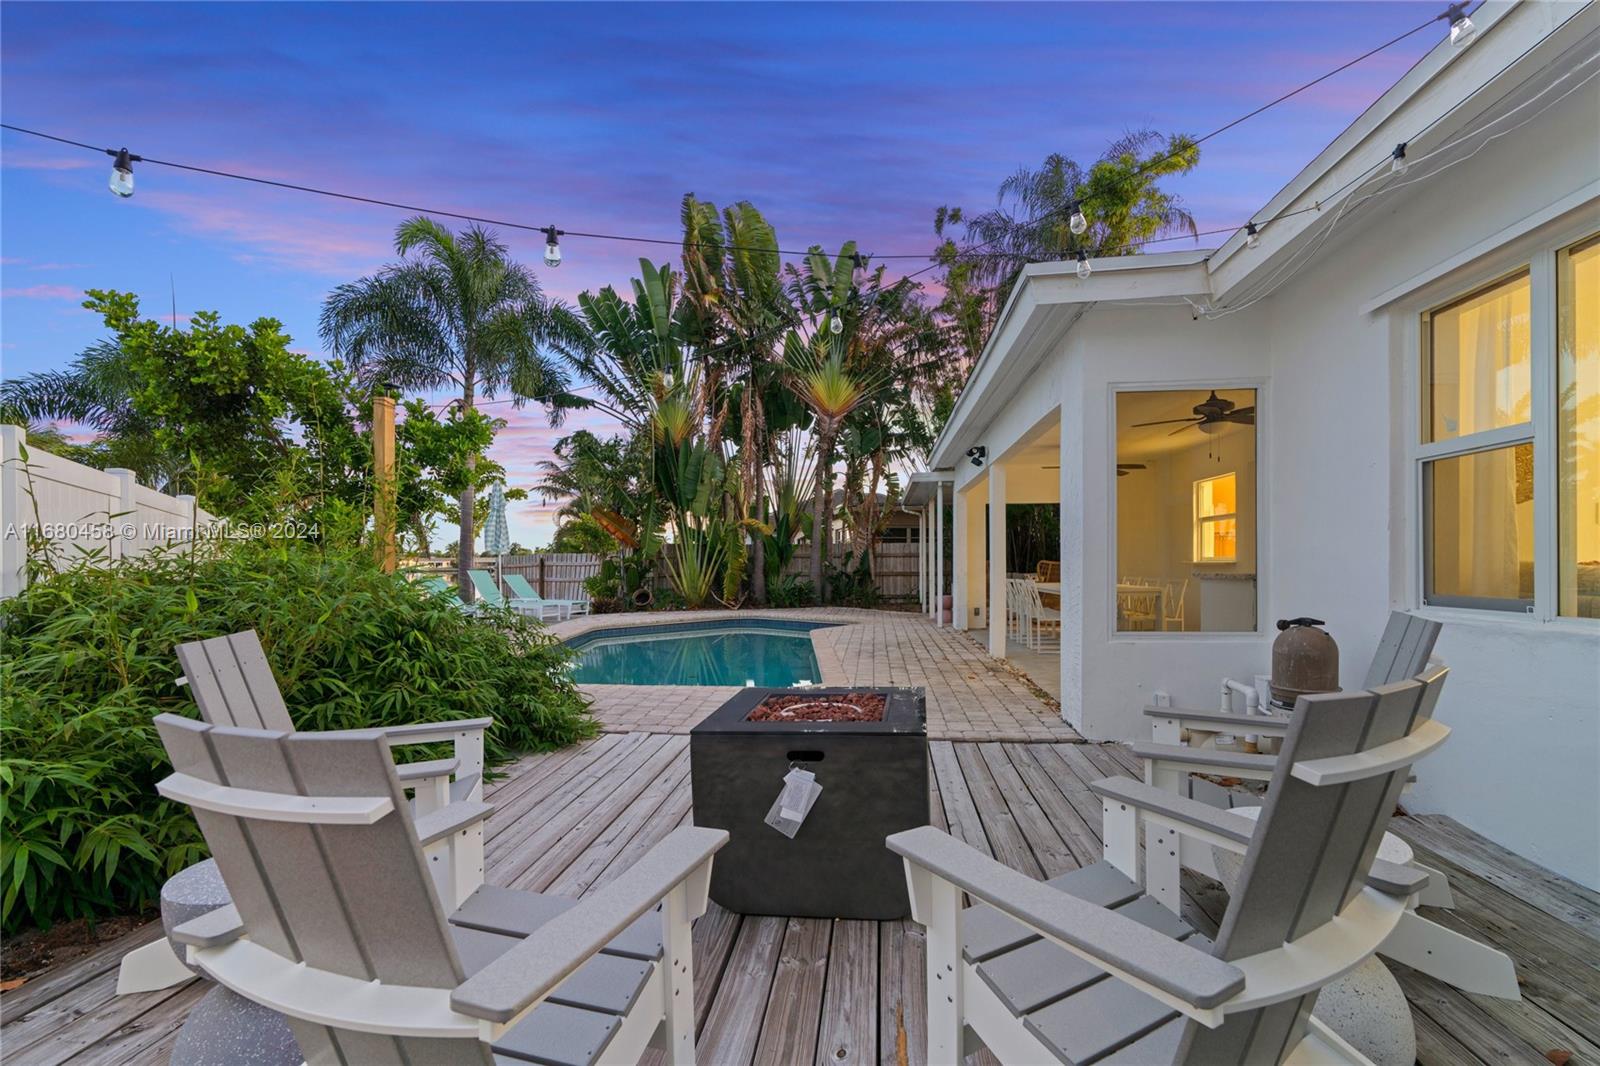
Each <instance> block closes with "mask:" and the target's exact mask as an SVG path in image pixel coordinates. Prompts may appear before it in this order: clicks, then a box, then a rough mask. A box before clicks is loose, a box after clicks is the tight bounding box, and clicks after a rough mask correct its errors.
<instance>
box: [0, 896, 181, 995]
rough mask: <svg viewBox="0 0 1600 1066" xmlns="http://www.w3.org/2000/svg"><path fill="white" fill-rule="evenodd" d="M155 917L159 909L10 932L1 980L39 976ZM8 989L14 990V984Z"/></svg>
mask: <svg viewBox="0 0 1600 1066" xmlns="http://www.w3.org/2000/svg"><path fill="white" fill-rule="evenodd" d="M154 917H156V912H155V911H154V910H148V911H145V912H143V913H139V914H118V915H116V916H114V917H111V918H101V919H100V920H99V921H96V922H93V923H91V922H89V921H88V920H87V919H85V918H79V919H76V920H75V921H70V922H57V923H56V924H54V925H52V926H51V927H50V928H48V929H25V930H23V931H22V932H20V933H17V934H16V935H15V936H7V937H6V949H5V952H4V954H3V955H0V980H3V981H4V982H5V983H6V984H7V985H11V982H13V981H16V980H17V979H18V978H30V977H38V976H39V975H40V974H41V973H43V972H45V971H46V970H50V969H53V968H55V967H57V966H60V965H62V964H64V963H68V962H71V961H72V960H73V959H76V958H79V957H80V956H83V955H87V954H89V952H91V951H93V950H94V949H95V948H97V947H99V946H100V945H102V944H106V943H109V942H110V941H112V940H116V939H117V938H118V937H122V936H126V935H127V934H128V933H131V932H133V931H134V930H135V929H137V928H139V927H140V926H141V925H143V924H145V923H146V922H148V921H150V920H151V919H152V918H154ZM12 987H16V986H12ZM5 991H10V988H7V989H5Z"/></svg>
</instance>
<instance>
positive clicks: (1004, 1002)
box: [889, 670, 1449, 1066]
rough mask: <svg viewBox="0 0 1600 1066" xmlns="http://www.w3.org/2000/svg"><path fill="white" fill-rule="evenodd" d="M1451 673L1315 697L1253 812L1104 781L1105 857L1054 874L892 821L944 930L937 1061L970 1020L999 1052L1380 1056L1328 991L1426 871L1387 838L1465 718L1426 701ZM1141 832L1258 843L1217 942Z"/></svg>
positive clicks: (933, 1035)
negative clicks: (1397, 855) (1164, 885)
mask: <svg viewBox="0 0 1600 1066" xmlns="http://www.w3.org/2000/svg"><path fill="white" fill-rule="evenodd" d="M1442 681H1443V671H1442V670H1441V671H1439V672H1438V673H1436V674H1433V675H1430V676H1429V677H1427V678H1425V679H1421V680H1409V681H1405V682H1402V683H1401V684H1398V685H1391V686H1386V687H1385V688H1384V689H1382V690H1380V691H1378V692H1367V691H1360V692H1352V693H1332V694H1326V695H1318V696H1308V697H1303V698H1302V699H1301V700H1300V701H1299V702H1298V703H1297V705H1296V708H1295V714H1294V718H1293V721H1292V723H1291V724H1290V726H1289V729H1288V732H1287V734H1286V736H1285V738H1284V748H1283V753H1282V756H1281V757H1280V759H1279V760H1278V764H1277V768H1276V770H1275V772H1274V774H1273V778H1272V784H1271V787H1270V789H1269V791H1268V793H1267V801H1266V805H1265V807H1264V809H1263V811H1262V814H1261V817H1260V819H1259V821H1258V822H1256V823H1251V822H1250V821H1249V820H1247V819H1244V818H1241V817H1240V816H1238V815H1234V814H1230V813H1228V812H1226V811H1220V810H1217V809H1216V808H1214V807H1211V806H1208V805H1206V804H1204V803H1200V802H1198V801H1195V800H1190V799H1186V798H1183V797H1179V796H1175V795H1173V794H1172V793H1170V792H1167V791H1164V790H1162V789H1158V788H1155V787H1153V786H1151V785H1148V784H1145V783H1142V782H1138V781H1132V780H1127V779H1112V780H1106V781H1100V782H1097V783H1096V784H1095V785H1094V786H1093V787H1094V790H1095V792H1097V793H1098V794H1099V795H1100V796H1101V798H1102V803H1103V809H1104V815H1105V823H1104V825H1105V849H1106V861H1103V862H1100V863H1096V864H1095V865H1093V866H1088V867H1085V868H1083V869H1080V870H1075V871H1073V872H1072V873H1069V874H1066V875H1064V876H1062V877H1058V878H1055V879H1053V880H1051V881H1048V882H1040V881H1036V880H1034V879H1033V878H1030V877H1028V876H1026V875H1024V874H1021V873H1018V872H1017V871H1015V870H1012V869H1010V868H1008V867H1006V866H1003V865H1001V864H1000V863H998V862H995V861H994V860H993V859H991V858H989V857H988V856H987V855H984V854H983V853H981V852H979V851H976V850H975V849H973V848H970V847H968V846H967V845H965V844H962V843H960V842H959V841H957V840H955V839H954V838H952V837H950V836H949V835H947V834H945V833H941V832H940V831H938V830H937V829H933V828H931V827H923V828H921V829H914V830H911V831H909V832H906V833H899V834H896V835H895V836H892V837H890V838H889V847H890V848H891V849H892V850H893V851H895V852H897V853H898V854H900V855H901V856H903V857H904V859H905V864H906V874H907V878H908V880H909V883H910V886H911V900H912V914H913V918H914V919H915V920H916V921H917V922H919V923H921V924H923V925H925V926H927V928H928V940H927V944H928V961H927V973H928V1041H929V1048H928V1057H927V1061H928V1062H930V1063H955V1062H957V1061H960V1059H961V1057H962V1056H963V1054H965V1053H967V1052H969V1051H971V1050H973V1048H970V1047H964V1046H963V1033H964V1032H965V1031H967V1030H968V1029H970V1030H971V1031H972V1033H973V1034H975V1036H976V1038H977V1040H978V1041H979V1042H981V1043H982V1044H984V1045H986V1046H987V1047H988V1049H989V1050H990V1051H991V1052H992V1053H993V1054H994V1055H995V1056H996V1057H998V1058H999V1059H1000V1061H1001V1062H1002V1063H1044V1062H1064V1063H1090V1062H1093V1063H1113V1062H1115V1063H1126V1064H1140V1066H1150V1064H1155V1063H1187V1064H1202V1063H1203V1064H1210V1063H1224V1062H1225V1063H1239V1062H1249V1063H1282V1062H1354V1063H1361V1062H1365V1061H1366V1060H1365V1059H1364V1058H1363V1057H1362V1056H1361V1054H1360V1052H1358V1051H1356V1049H1355V1048H1353V1047H1351V1046H1350V1045H1349V1044H1348V1043H1347V1042H1345V1041H1344V1040H1343V1039H1341V1038H1340V1037H1339V1036H1338V1035H1337V1034H1335V1033H1334V1032H1333V1031H1332V1030H1330V1029H1328V1028H1327V1027H1326V1026H1325V1025H1323V1024H1322V1023H1321V1022H1320V1021H1319V1020H1318V1019H1316V1018H1314V1017H1313V1016H1312V1008H1313V1006H1314V1005H1315V1003H1316V997H1317V992H1318V990H1320V989H1321V988H1322V987H1323V986H1325V985H1326V984H1328V983H1329V982H1330V981H1333V980H1334V979H1336V978H1338V977H1340V976H1343V975H1344V974H1346V973H1348V972H1350V971H1351V970H1353V969H1354V968H1355V967H1357V966H1359V965H1360V964H1361V963H1362V962H1363V961H1365V960H1366V959H1367V958H1369V957H1370V956H1371V955H1372V954H1373V953H1374V952H1375V951H1377V950H1378V948H1379V946H1380V945H1381V944H1383V942H1384V941H1385V939H1387V938H1388V937H1389V936H1390V934H1391V933H1393V931H1394V930H1395V928H1396V927H1397V926H1398V925H1399V924H1400V922H1401V920H1402V919H1403V917H1404V915H1405V914H1406V912H1407V903H1408V902H1409V901H1410V900H1411V899H1412V898H1413V897H1414V896H1415V895H1416V894H1417V893H1418V892H1420V891H1421V890H1422V888H1423V885H1424V884H1425V882H1426V879H1427V874H1426V873H1424V872H1422V871H1420V870H1416V869H1414V868H1412V867H1404V866H1392V865H1390V864H1386V863H1384V862H1383V861H1382V860H1379V859H1377V858H1376V855H1377V851H1378V845H1379V842H1380V841H1381V840H1382V837H1383V833H1384V829H1385V827H1386V826H1387V825H1388V821H1389V815H1390V812H1391V811H1392V810H1393V809H1394V802H1395V799H1396V798H1397V797H1398V796H1399V794H1400V789H1401V788H1402V786H1403V785H1404V784H1405V780H1406V776H1407V775H1408V774H1409V773H1410V769H1411V764H1412V763H1413V762H1414V761H1415V760H1416V759H1418V758H1420V757H1421V756H1423V755H1426V754H1427V753H1428V752H1430V751H1431V750H1433V749H1434V748H1435V747H1437V746H1438V745H1439V744H1440V743H1442V742H1443V740H1444V739H1445V737H1446V736H1447V735H1448V732H1449V731H1448V730H1447V729H1445V727H1444V726H1442V725H1439V724H1438V723H1435V722H1433V721H1432V720H1431V719H1430V718H1429V717H1428V715H1429V712H1430V711H1431V709H1432V706H1433V703H1434V700H1435V699H1436V698H1437V688H1438V686H1439V685H1440V684H1441V683H1442ZM1141 831H1142V832H1141ZM1141 835H1142V836H1143V838H1144V841H1143V844H1144V849H1143V850H1144V852H1145V854H1146V855H1147V856H1148V857H1149V859H1150V861H1152V862H1153V861H1156V859H1157V858H1160V859H1161V861H1166V860H1167V858H1168V857H1169V855H1170V857H1171V858H1173V859H1175V858H1176V856H1177V854H1178V853H1179V850H1180V848H1181V847H1184V846H1186V845H1185V844H1182V843H1180V842H1181V841H1188V840H1198V841H1201V842H1204V843H1205V844H1207V845H1216V844H1220V845H1221V846H1224V847H1230V848H1233V849H1236V850H1238V851H1240V852H1242V853H1243V854H1244V867H1243V870H1242V872H1241V874H1240V877H1239V883H1238V886H1237V888H1236V889H1235V891H1234V892H1233V894H1232V897H1231V899H1230V901H1229V904H1228V909H1227V912H1226V914H1225V916H1224V918H1223V921H1222V926H1221V929H1220V931H1219V932H1218V934H1217V938H1216V940H1215V941H1214V942H1213V941H1212V940H1210V939H1208V938H1206V937H1204V936H1202V935H1200V934H1199V933H1196V932H1195V931H1194V930H1193V929H1191V928H1190V927H1189V926H1188V925H1187V924H1186V923H1185V922H1183V920H1182V919H1181V918H1180V917H1179V916H1178V915H1177V913H1176V912H1175V911H1174V910H1173V909H1170V907H1169V906H1167V905H1163V902H1162V901H1161V900H1159V899H1157V898H1155V897H1153V896H1150V895H1147V894H1145V893H1144V890H1143V888H1142V887H1141V886H1142V882H1141V879H1140V866H1141V863H1140V854H1141V841H1140V837H1141ZM963 892H966V893H967V894H969V895H970V896H972V897H973V898H974V899H976V900H978V901H979V902H978V905H976V906H974V907H971V908H965V909H964V908H963V907H962V904H961V896H962V893H963ZM1171 902H1172V904H1174V905H1175V902H1176V901H1175V900H1174V901H1171Z"/></svg>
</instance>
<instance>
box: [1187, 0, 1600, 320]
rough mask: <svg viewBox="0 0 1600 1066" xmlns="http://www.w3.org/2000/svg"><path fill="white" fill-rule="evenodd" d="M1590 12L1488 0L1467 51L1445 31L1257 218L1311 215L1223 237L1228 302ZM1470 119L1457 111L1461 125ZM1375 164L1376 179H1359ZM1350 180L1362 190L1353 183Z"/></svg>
mask: <svg viewBox="0 0 1600 1066" xmlns="http://www.w3.org/2000/svg"><path fill="white" fill-rule="evenodd" d="M1585 9H1590V10H1588V11H1587V12H1586V10H1585ZM1584 14H1587V15H1589V16H1596V15H1597V14H1600V8H1597V7H1596V5H1594V3H1593V0H1584V2H1582V3H1562V2H1557V0H1548V2H1539V3H1533V2H1523V3H1502V2H1488V3H1484V4H1481V5H1480V6H1479V7H1478V8H1477V9H1476V10H1474V11H1473V12H1472V20H1473V22H1474V23H1476V24H1477V26H1478V32H1477V35H1476V36H1475V37H1474V38H1473V40H1472V41H1471V42H1469V43H1468V44H1467V45H1465V46H1463V47H1460V48H1457V47H1454V46H1452V45H1451V44H1450V43H1449V40H1448V38H1447V37H1446V36H1445V35H1444V31H1443V29H1442V28H1441V30H1440V34H1441V38H1442V39H1441V42H1440V43H1439V44H1438V45H1436V46H1434V48H1433V49H1432V50H1431V51H1430V52H1428V53H1427V54H1426V55H1424V56H1423V57H1422V58H1421V59H1419V60H1418V61H1417V63H1416V64H1415V65H1414V66H1413V67H1412V68H1411V69H1410V70H1409V71H1407V72H1406V74H1405V75H1404V76H1403V77H1402V78H1401V79H1400V80H1399V81H1397V82H1396V83H1395V84H1394V86H1393V87H1391V88H1390V89H1389V90H1388V91H1387V92H1385V93H1384V94H1383V95H1382V96H1380V97H1379V98H1378V99H1377V101H1375V102H1374V103H1373V104H1372V106H1371V107H1369V108H1367V109H1366V111H1364V112H1362V113H1361V114H1360V115H1359V116H1357V118H1356V120H1355V121H1354V122H1352V123H1351V124H1350V125H1349V126H1348V127H1346V129H1345V130H1344V132H1342V133H1341V134H1339V136H1338V137H1336V138H1334V140H1333V142H1332V143H1331V144H1329V145H1328V147H1327V148H1325V149H1323V150H1322V152H1320V153H1318V155H1317V157H1316V158H1315V159H1313V160H1312V161H1311V162H1310V163H1308V164H1307V165H1306V166H1305V168H1304V169H1302V170H1301V171H1300V173H1299V174H1297V175H1295V177H1294V178H1293V179H1292V180H1290V181H1289V183H1288V184H1287V185H1285V186H1284V187H1283V188H1282V189H1280V190H1279V191H1278V193H1277V194H1276V195H1275V196H1273V197H1272V199H1270V200H1268V201H1267V203H1266V204H1265V205H1264V206H1263V207H1262V208H1261V209H1260V210H1258V211H1256V212H1255V213H1254V214H1253V215H1252V216H1251V217H1252V220H1254V221H1256V222H1258V223H1261V222H1263V221H1264V220H1266V219H1270V218H1272V217H1273V216H1274V215H1281V214H1283V213H1285V212H1290V211H1297V212H1303V213H1299V214H1295V215H1292V216H1290V217H1288V218H1280V219H1278V221H1276V222H1272V223H1270V224H1263V225H1261V227H1260V232H1259V234H1258V236H1259V238H1260V240H1259V244H1258V246H1257V247H1256V248H1252V249H1248V251H1247V250H1246V243H1245V234H1244V233H1243V231H1242V230H1241V231H1240V232H1236V233H1234V234H1233V235H1231V236H1230V237H1229V238H1228V239H1227V240H1226V241H1224V242H1223V244H1222V247H1221V248H1219V249H1218V250H1217V253H1216V255H1215V256H1213V257H1212V259H1211V262H1210V264H1209V270H1210V272H1211V274H1212V284H1211V288H1212V291H1213V292H1214V293H1215V294H1216V297H1217V301H1218V302H1219V303H1221V304H1226V303H1227V302H1228V297H1229V295H1230V294H1237V293H1240V292H1241V291H1242V290H1243V289H1244V287H1246V286H1248V285H1250V284H1252V283H1253V282H1254V281H1256V280H1257V279H1259V278H1262V277H1263V276H1267V275H1268V274H1269V272H1271V271H1275V270H1277V269H1278V267H1279V266H1280V265H1281V264H1282V263H1283V262H1284V259H1285V257H1286V256H1288V255H1291V254H1293V253H1294V251H1295V250H1296V249H1297V248H1298V247H1299V246H1300V244H1301V243H1302V242H1303V240H1304V239H1306V238H1307V237H1308V236H1309V235H1310V234H1311V232H1312V231H1314V230H1315V229H1316V228H1317V227H1318V225H1319V224H1320V223H1322V222H1324V221H1326V219H1327V218H1328V217H1329V216H1330V211H1331V210H1335V209H1337V207H1338V206H1339V205H1340V204H1341V203H1342V202H1343V200H1344V199H1345V198H1347V197H1348V196H1349V195H1352V194H1355V193H1356V192H1357V187H1363V186H1365V185H1366V184H1367V182H1372V183H1374V184H1375V183H1376V182H1377V181H1378V180H1380V178H1381V176H1382V175H1383V174H1385V173H1386V172H1385V171H1383V170H1382V168H1381V167H1380V164H1382V163H1383V162H1384V161H1385V160H1387V159H1388V158H1389V156H1390V155H1391V153H1392V152H1393V151H1394V148H1395V145H1396V144H1399V143H1400V142H1402V141H1403V142H1406V145H1407V149H1408V153H1409V154H1410V155H1411V156H1412V157H1415V156H1418V155H1421V154H1425V153H1426V151H1427V150H1428V149H1429V148H1430V147H1431V146H1432V145H1433V144H1434V143H1436V142H1438V141H1440V140H1442V139H1443V138H1444V137H1445V136H1447V135H1448V134H1449V133H1450V132H1451V131H1452V130H1453V129H1454V128H1455V124H1451V123H1448V122H1447V119H1449V118H1451V116H1452V115H1453V114H1454V113H1455V112H1456V111H1457V109H1458V108H1461V107H1462V105H1463V104H1465V103H1467V102H1468V101H1470V100H1471V99H1472V98H1473V97H1474V96H1476V95H1478V94H1479V93H1480V91H1485V90H1489V89H1490V88H1491V87H1492V86H1494V85H1495V83H1497V82H1499V81H1500V79H1501V78H1502V77H1503V76H1505V75H1506V74H1507V73H1508V71H1510V70H1511V68H1513V67H1515V66H1517V65H1518V64H1519V62H1520V61H1521V60H1522V59H1523V58H1525V57H1526V56H1527V54H1528V53H1529V52H1531V51H1532V50H1533V49H1535V48H1536V47H1538V46H1539V45H1540V44H1542V43H1544V42H1545V41H1547V40H1549V39H1550V38H1551V37H1552V36H1553V35H1554V34H1555V33H1556V31H1557V30H1558V29H1560V28H1561V27H1562V26H1563V25H1564V24H1566V23H1568V22H1569V21H1570V20H1572V19H1574V18H1576V17H1578V16H1580V15H1584ZM1585 21H1593V19H1592V18H1590V19H1586V20H1585ZM1442 25H1443V24H1442V23H1441V27H1442ZM1568 28H1571V27H1568ZM1424 32H1427V31H1424ZM1579 32H1583V31H1582V28H1581V25H1580V27H1579ZM1470 117H1471V115H1459V116H1456V118H1457V123H1456V124H1459V122H1463V121H1467V120H1469V119H1470ZM1369 171H1371V172H1372V173H1371V175H1369V177H1368V178H1367V182H1361V181H1357V179H1358V178H1360V177H1361V175H1363V174H1367V172H1369ZM1351 182H1356V187H1351V188H1346V186H1348V185H1350V183H1351Z"/></svg>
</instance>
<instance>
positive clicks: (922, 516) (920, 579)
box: [917, 507, 933, 611]
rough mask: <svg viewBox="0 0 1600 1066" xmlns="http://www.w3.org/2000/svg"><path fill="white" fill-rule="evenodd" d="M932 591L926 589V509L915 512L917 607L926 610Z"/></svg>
mask: <svg viewBox="0 0 1600 1066" xmlns="http://www.w3.org/2000/svg"><path fill="white" fill-rule="evenodd" d="M932 595H933V590H932V589H930V588H929V587H928V509H927V508H926V507H922V508H919V509H918V510H917V606H918V607H920V608H921V609H922V610H924V611H926V610H927V609H928V598H929V597H930V596H932Z"/></svg>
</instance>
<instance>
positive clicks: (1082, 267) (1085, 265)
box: [1078, 252, 1094, 281]
mask: <svg viewBox="0 0 1600 1066" xmlns="http://www.w3.org/2000/svg"><path fill="white" fill-rule="evenodd" d="M1093 270H1094V267H1092V266H1090V265H1089V253H1087V252H1079V253H1078V280H1080V281H1082V280H1083V279H1085V278H1087V277H1088V276H1089V274H1090V273H1091V272H1092V271H1093Z"/></svg>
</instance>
